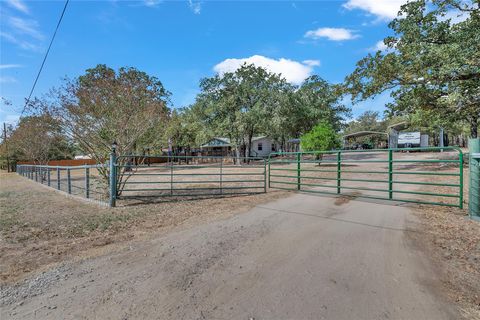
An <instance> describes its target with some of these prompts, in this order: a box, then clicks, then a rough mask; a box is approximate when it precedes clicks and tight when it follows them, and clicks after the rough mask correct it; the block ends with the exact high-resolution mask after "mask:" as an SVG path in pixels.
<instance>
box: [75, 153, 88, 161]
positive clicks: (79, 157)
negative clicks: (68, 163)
mask: <svg viewBox="0 0 480 320" xmlns="http://www.w3.org/2000/svg"><path fill="white" fill-rule="evenodd" d="M73 159H75V160H89V159H92V156H91V155H89V154H83V155H78V156H75V157H74V158H73Z"/></svg>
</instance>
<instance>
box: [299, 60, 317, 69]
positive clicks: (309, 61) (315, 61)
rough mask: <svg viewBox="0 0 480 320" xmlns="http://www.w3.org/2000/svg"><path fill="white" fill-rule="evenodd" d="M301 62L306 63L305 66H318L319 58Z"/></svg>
mask: <svg viewBox="0 0 480 320" xmlns="http://www.w3.org/2000/svg"><path fill="white" fill-rule="evenodd" d="M302 62H303V64H306V65H307V66H311V67H319V66H320V60H303V61H302Z"/></svg>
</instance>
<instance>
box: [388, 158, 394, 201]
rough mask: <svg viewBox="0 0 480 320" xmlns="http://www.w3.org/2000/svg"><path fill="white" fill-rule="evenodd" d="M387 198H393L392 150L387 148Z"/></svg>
mask: <svg viewBox="0 0 480 320" xmlns="http://www.w3.org/2000/svg"><path fill="white" fill-rule="evenodd" d="M388 198H389V199H390V200H392V199H393V151H392V149H389V150H388Z"/></svg>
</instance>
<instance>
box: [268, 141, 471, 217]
mask: <svg viewBox="0 0 480 320" xmlns="http://www.w3.org/2000/svg"><path fill="white" fill-rule="evenodd" d="M268 173H269V174H268V185H269V188H272V189H283V190H296V191H302V192H312V193H320V194H332V195H347V196H351V197H358V198H371V199H380V200H393V201H402V202H411V203H419V204H430V205H442V206H451V207H459V208H463V153H462V151H461V149H459V148H456V147H443V148H437V147H431V148H408V149H374V150H342V151H327V152H320V151H314V152H293V153H272V154H271V155H270V158H269V161H268Z"/></svg>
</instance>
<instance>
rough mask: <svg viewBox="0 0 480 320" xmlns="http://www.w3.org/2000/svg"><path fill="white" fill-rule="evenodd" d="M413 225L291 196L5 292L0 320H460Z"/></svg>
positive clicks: (377, 208)
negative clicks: (445, 295)
mask: <svg viewBox="0 0 480 320" xmlns="http://www.w3.org/2000/svg"><path fill="white" fill-rule="evenodd" d="M246 201H248V199H247V200H246ZM417 225H418V223H417V221H416V220H415V217H414V216H413V215H412V214H411V213H410V209H409V208H408V206H405V205H397V206H394V205H392V204H391V203H390V204H388V205H383V204H379V203H375V204H372V203H368V202H365V201H361V202H360V201H355V200H352V201H348V200H345V199H343V200H342V199H335V198H327V197H321V196H313V195H305V194H295V195H293V196H290V197H288V198H285V199H281V200H277V201H273V202H270V203H268V204H264V205H261V206H257V207H255V208H254V209H252V210H250V211H248V212H246V213H243V214H239V215H236V216H233V217H229V218H225V219H223V220H220V221H214V222H208V223H205V224H201V225H198V226H195V227H192V228H189V229H186V230H181V231H176V232H173V233H170V234H168V235H166V236H163V237H160V238H156V239H154V240H151V241H148V242H138V243H133V244H132V245H131V246H130V247H128V248H125V249H124V250H122V251H120V252H116V253H112V254H108V255H105V256H102V257H97V258H91V259H87V260H84V261H82V262H80V263H75V264H65V265H63V266H61V267H57V268H55V269H53V270H50V271H47V272H45V273H43V274H40V275H38V276H37V277H35V278H33V279H30V280H26V281H25V282H22V283H20V284H19V285H16V286H13V287H4V288H2V294H1V299H0V306H1V308H2V311H1V312H2V319H7V318H11V319H33V318H37V319H40V318H41V319H460V318H461V317H460V315H459V314H458V313H457V311H456V309H455V307H454V306H453V305H451V304H450V303H449V302H447V300H445V298H444V294H443V290H442V287H441V283H440V279H438V278H437V276H436V275H437V272H436V270H435V268H434V267H433V266H432V265H431V263H430V262H429V259H428V258H427V257H426V255H425V253H424V252H422V250H421V249H420V246H418V245H417V244H416V243H415V241H414V240H413V239H414V238H415V237H412V236H411V235H412V234H414V233H416V232H419V231H418V229H417ZM4 317H5V318H4Z"/></svg>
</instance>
